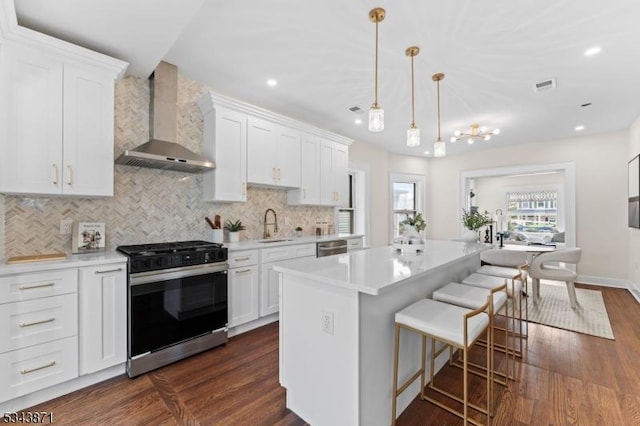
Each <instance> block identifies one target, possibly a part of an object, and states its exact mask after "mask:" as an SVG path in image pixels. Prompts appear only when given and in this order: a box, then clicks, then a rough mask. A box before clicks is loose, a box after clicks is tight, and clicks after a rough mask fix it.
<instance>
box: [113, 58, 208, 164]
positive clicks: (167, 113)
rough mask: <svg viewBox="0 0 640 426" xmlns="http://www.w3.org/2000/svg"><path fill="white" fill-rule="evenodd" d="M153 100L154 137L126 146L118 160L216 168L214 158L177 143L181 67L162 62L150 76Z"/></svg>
mask: <svg viewBox="0 0 640 426" xmlns="http://www.w3.org/2000/svg"><path fill="white" fill-rule="evenodd" d="M150 85H151V102H150V111H149V133H150V137H151V140H149V141H148V142H146V143H144V144H142V145H140V146H138V147H136V148H134V149H129V150H126V151H125V152H123V153H122V155H120V157H118V158H117V159H116V164H124V165H127V166H138V167H149V168H153V169H165V170H175V171H181V172H189V173H199V172H204V171H206V170H211V169H213V168H215V164H214V162H213V161H210V160H208V159H206V158H203V157H202V156H200V155H198V154H196V153H195V152H192V151H190V150H188V149H187V148H185V147H183V146H182V145H179V144H177V143H176V142H175V141H176V140H177V137H176V135H177V120H178V112H177V110H178V108H177V101H178V68H177V67H176V66H175V65H172V64H169V63H167V62H160V63H159V64H158V66H157V67H156V69H155V71H154V72H153V74H152V75H151V77H150Z"/></svg>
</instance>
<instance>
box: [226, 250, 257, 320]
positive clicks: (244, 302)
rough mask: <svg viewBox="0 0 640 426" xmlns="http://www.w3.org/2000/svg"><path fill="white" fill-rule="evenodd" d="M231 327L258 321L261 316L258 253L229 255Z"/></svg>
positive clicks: (245, 252) (233, 253)
mask: <svg viewBox="0 0 640 426" xmlns="http://www.w3.org/2000/svg"><path fill="white" fill-rule="evenodd" d="M229 266H230V268H229V272H228V288H229V292H228V302H229V327H235V326H238V325H241V324H245V323H247V322H250V321H253V320H256V319H258V318H259V316H260V312H259V307H260V300H259V297H260V276H259V273H258V251H257V250H246V251H235V252H232V253H229Z"/></svg>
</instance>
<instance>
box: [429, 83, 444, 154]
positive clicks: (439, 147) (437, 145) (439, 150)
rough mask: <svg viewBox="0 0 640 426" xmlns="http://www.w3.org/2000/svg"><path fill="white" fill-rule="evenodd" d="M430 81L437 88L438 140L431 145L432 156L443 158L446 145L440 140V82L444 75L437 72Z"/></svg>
mask: <svg viewBox="0 0 640 426" xmlns="http://www.w3.org/2000/svg"><path fill="white" fill-rule="evenodd" d="M431 79H432V80H433V81H435V82H436V85H437V86H438V139H436V141H435V142H434V144H433V156H434V157H444V156H445V155H447V145H446V144H445V143H444V142H443V141H442V139H441V138H440V80H442V79H444V74H443V73H441V72H439V73H437V74H434V75H433V76H431Z"/></svg>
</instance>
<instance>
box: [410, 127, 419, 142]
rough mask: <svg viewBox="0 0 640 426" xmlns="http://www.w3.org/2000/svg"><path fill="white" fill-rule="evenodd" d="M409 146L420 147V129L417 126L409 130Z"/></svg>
mask: <svg viewBox="0 0 640 426" xmlns="http://www.w3.org/2000/svg"><path fill="white" fill-rule="evenodd" d="M407 146H420V129H418V128H417V127H415V126H411V127H410V128H408V129H407Z"/></svg>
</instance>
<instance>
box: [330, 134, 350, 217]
mask: <svg viewBox="0 0 640 426" xmlns="http://www.w3.org/2000/svg"><path fill="white" fill-rule="evenodd" d="M332 163H333V179H334V180H333V189H334V191H335V193H336V195H335V202H334V205H337V206H339V207H347V206H348V205H349V148H347V146H345V145H343V144H340V143H334V144H333V158H332Z"/></svg>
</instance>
